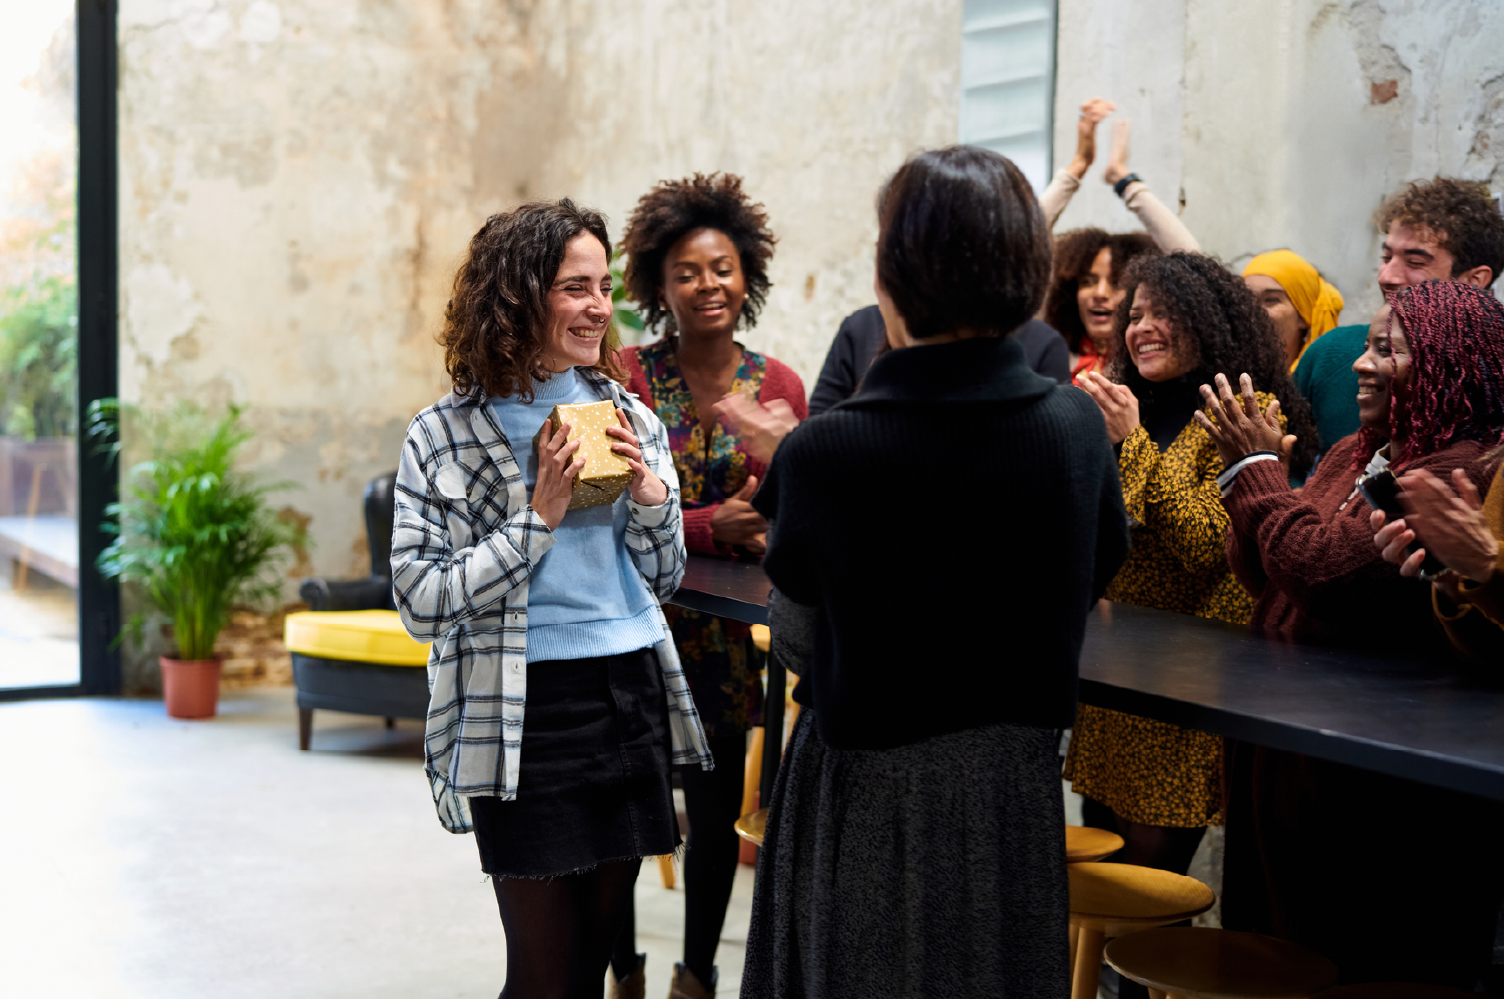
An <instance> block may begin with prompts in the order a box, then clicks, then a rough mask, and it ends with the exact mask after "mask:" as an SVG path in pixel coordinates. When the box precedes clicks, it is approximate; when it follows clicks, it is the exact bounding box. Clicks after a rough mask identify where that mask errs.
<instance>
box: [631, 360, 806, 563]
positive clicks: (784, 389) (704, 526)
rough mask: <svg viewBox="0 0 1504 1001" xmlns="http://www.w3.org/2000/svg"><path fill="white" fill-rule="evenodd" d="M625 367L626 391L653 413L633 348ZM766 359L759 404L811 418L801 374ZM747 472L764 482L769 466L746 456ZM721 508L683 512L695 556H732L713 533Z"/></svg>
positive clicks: (687, 540)
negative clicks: (782, 404)
mask: <svg viewBox="0 0 1504 1001" xmlns="http://www.w3.org/2000/svg"><path fill="white" fill-rule="evenodd" d="M617 357H618V358H620V359H621V362H622V365H623V366H624V367H625V368H626V370H627V391H628V392H629V393H632V394H634V395H636V396H637V398H638V399H640V400H642V402H644V403H646V404H647V405H648V406H649V407H652V408H653V409H654V410H656V409H657V404H656V403H655V402H654V400H653V393H652V390H651V389H650V388H649V387H648V379H647V376H646V375H645V374H643V371H642V362H641V361H639V360H638V357H637V347H636V346H635V345H631V346H628V347H624V348H622V349H621V351H620V353H619V354H618V355H617ZM763 357H764V358H766V359H767V362H768V367H767V368H766V369H765V370H764V371H763V374H762V386H761V388H759V389H758V391H757V402H759V403H762V404H764V405H766V404H767V403H768V401H769V400H787V401H788V402H789V406H790V407H791V408H792V409H793V411H794V416H795V417H797V418H798V419H799V420H801V421H802V420H804V419H805V418H806V417H808V416H809V404H808V402H806V401H805V399H804V382H803V380H801V379H800V378H799V376H798V374H797V373H796V372H795V371H794V370H793V369H791V368H789V367H788V366H787V365H785V364H784V363H783V362H781V361H779V360H778V359H776V358H772V357H769V356H767V355H763ZM747 470H748V472H749V473H750V474H751V475H753V476H755V477H757V479H758V481H759V482H761V481H762V480H763V479H764V478H765V476H766V474H767V465H766V464H765V463H762V462H759V461H757V460H756V459H754V458H753V457H752V456H751V455H748V456H747ZM720 507H721V505H720V504H719V503H716V504H707V505H705V506H704V507H696V508H685V510H684V545H685V548H687V549H688V550H689V551H690V552H692V553H700V554H702V555H705V556H730V555H732V549H731V546H729V545H727V544H726V543H724V542H717V541H715V538H714V537H713V536H712V534H711V530H710V520H711V519H712V518H714V517H715V513H716V511H718V510H720Z"/></svg>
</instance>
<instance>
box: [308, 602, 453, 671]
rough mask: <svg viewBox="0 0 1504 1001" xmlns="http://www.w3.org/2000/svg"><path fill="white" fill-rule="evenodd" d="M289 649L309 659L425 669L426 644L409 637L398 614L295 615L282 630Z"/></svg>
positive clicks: (376, 612) (376, 609)
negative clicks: (351, 661)
mask: <svg viewBox="0 0 1504 1001" xmlns="http://www.w3.org/2000/svg"><path fill="white" fill-rule="evenodd" d="M282 640H283V642H284V643H286V644H287V649H289V650H291V651H292V652H293V653H301V654H304V655H306V656H309V657H325V658H328V659H329V660H358V661H363V662H365V663H368V664H393V665H397V666H400V667H422V666H423V665H425V664H427V663H428V647H429V644H427V643H419V642H418V641H417V640H415V639H413V638H412V637H411V636H409V635H407V630H406V629H405V628H404V627H403V625H402V620H401V619H400V618H399V617H398V616H397V613H396V612H388V611H384V610H382V609H379V608H372V609H367V610H365V611H361V612H292V613H290V614H289V615H288V616H287V625H286V626H285V627H284V629H283V631H282Z"/></svg>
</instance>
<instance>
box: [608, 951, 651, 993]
mask: <svg viewBox="0 0 1504 1001" xmlns="http://www.w3.org/2000/svg"><path fill="white" fill-rule="evenodd" d="M647 968H648V954H647V953H645V952H639V953H638V954H637V969H635V970H633V971H632V972H631V973H629V974H627V976H626V978H625V979H623V980H617V979H616V971H615V970H613V969H611V967H609V966H607V967H606V997H608V998H645V997H647V996H648V975H647Z"/></svg>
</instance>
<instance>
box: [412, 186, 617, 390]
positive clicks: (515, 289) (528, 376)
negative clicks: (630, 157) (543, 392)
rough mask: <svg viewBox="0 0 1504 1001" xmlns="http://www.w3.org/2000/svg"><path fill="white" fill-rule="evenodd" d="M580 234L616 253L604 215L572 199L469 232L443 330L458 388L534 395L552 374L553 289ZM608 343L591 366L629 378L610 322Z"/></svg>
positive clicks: (518, 211) (522, 210)
mask: <svg viewBox="0 0 1504 1001" xmlns="http://www.w3.org/2000/svg"><path fill="white" fill-rule="evenodd" d="M581 233H589V234H590V235H591V236H593V237H595V238H596V239H597V240H599V241H600V242H601V246H602V247H603V248H604V249H605V251H606V258H607V259H608V260H609V259H610V257H611V238H610V237H609V236H608V235H607V234H606V219H605V217H604V216H602V215H601V214H600V213H599V212H596V211H594V210H593V209H586V208H581V207H580V206H578V205H576V204H575V203H574V202H573V201H571V200H570V199H568V198H561V199H560V200H559V201H557V202H529V203H528V204H526V205H522V206H519V207H518V208H515V209H513V210H512V211H511V212H498V213H497V214H496V215H493V216H491V217H490V218H489V219H487V220H486V222H485V225H483V226H481V228H480V229H479V230H478V231H477V232H476V234H475V235H474V236H473V237H471V238H470V249H469V251H468V253H467V254H466V257H465V263H464V264H462V265H460V269H459V271H457V272H456V273H455V275H454V290H453V292H452V293H451V295H450V298H449V305H448V306H447V307H445V309H444V330H443V331H442V332H441V333H440V334H439V343H440V344H442V345H443V346H444V368H445V370H447V371H448V373H449V379H450V381H451V382H452V383H453V384H454V391H455V392H456V393H458V394H460V395H461V396H468V397H471V398H473V399H479V398H482V397H488V396H518V397H520V398H521V399H522V401H523V402H524V403H528V402H531V401H532V399H533V383H534V382H538V381H543V380H545V379H547V378H548V377H549V375H550V374H551V373H550V372H549V371H548V370H547V369H546V368H545V367H544V365H543V352H544V350H545V349H546V348H547V347H548V328H549V315H550V311H549V306H548V290H549V289H550V288H551V287H552V286H553V283H554V278H555V276H557V275H558V273H559V267H560V266H561V265H562V264H563V263H564V247H565V245H566V244H567V243H569V241H570V240H573V239H574V238H575V237H577V236H579V235H580V234H581ZM601 341H602V343H601V357H600V360H599V361H598V362H597V363H596V364H594V365H592V366H590V367H591V368H592V369H594V370H595V371H597V372H600V373H602V374H604V375H606V376H609V377H610V378H612V379H616V380H617V381H618V382H620V381H624V380H625V379H626V372H625V371H623V370H622V369H621V367H620V364H619V363H618V361H617V359H616V349H617V346H618V342H617V337H616V325H615V324H614V323H608V324H607V326H606V336H605V337H603V338H602V339H601Z"/></svg>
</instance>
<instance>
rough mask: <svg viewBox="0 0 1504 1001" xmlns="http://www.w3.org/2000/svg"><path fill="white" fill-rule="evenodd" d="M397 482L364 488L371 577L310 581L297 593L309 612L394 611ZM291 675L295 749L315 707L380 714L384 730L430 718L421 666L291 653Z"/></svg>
mask: <svg viewBox="0 0 1504 1001" xmlns="http://www.w3.org/2000/svg"><path fill="white" fill-rule="evenodd" d="M396 480H397V474H396V473H388V474H386V475H384V476H378V477H376V479H374V480H372V481H371V482H370V483H368V484H367V485H366V492H365V518H366V539H367V541H368V543H369V545H370V550H371V576H369V577H366V578H363V579H361V580H326V579H324V578H323V577H310V578H308V579H307V580H305V581H303V585H302V587H301V588H299V594H300V595H301V596H302V598H303V600H304V601H306V602H307V603H308V607H309V609H310V610H311V611H315V612H353V611H360V610H363V609H368V608H380V609H386V610H388V611H395V610H396V605H395V604H394V603H393V601H392V567H391V558H392V519H393V491H394V488H395V484H396ZM292 675H293V681H294V682H295V683H296V684H297V686H298V747H299V748H301V749H302V750H305V751H306V750H308V743H309V740H310V738H311V737H312V735H313V711H314V710H315V709H332V710H335V711H337V712H347V713H364V714H367V715H371V716H383V717H385V718H386V725H387V727H388V728H390V727H391V726H392V725H393V724H394V722H395V720H396V719H397V718H398V717H401V718H403V719H424V718H426V717H427V715H428V672H427V670H426V669H425V668H423V667H397V666H393V665H390V664H370V663H365V662H362V661H353V660H331V659H329V658H325V657H313V656H309V655H307V654H301V653H294V654H293V655H292Z"/></svg>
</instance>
